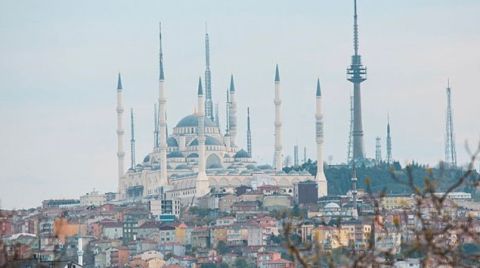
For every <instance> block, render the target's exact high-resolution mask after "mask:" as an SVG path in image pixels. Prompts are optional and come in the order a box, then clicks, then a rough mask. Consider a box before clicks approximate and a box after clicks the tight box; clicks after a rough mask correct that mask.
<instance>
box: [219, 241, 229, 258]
mask: <svg viewBox="0 0 480 268" xmlns="http://www.w3.org/2000/svg"><path fill="white" fill-rule="evenodd" d="M217 250H218V253H219V254H220V255H224V254H226V253H228V251H229V249H228V246H227V244H226V243H225V241H219V242H218V244H217Z"/></svg>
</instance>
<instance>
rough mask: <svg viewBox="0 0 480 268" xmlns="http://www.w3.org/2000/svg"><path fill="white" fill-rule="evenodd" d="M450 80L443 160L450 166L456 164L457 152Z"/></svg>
mask: <svg viewBox="0 0 480 268" xmlns="http://www.w3.org/2000/svg"><path fill="white" fill-rule="evenodd" d="M451 95H452V92H451V89H450V80H449V81H448V85H447V126H446V142H445V162H446V163H447V164H448V165H450V166H452V167H456V166H457V152H456V149H455V135H454V133H453V116H452V99H451Z"/></svg>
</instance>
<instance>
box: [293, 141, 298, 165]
mask: <svg viewBox="0 0 480 268" xmlns="http://www.w3.org/2000/svg"><path fill="white" fill-rule="evenodd" d="M293 166H295V167H298V145H297V144H295V145H294V146H293Z"/></svg>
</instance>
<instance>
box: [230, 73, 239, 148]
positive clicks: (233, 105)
mask: <svg viewBox="0 0 480 268" xmlns="http://www.w3.org/2000/svg"><path fill="white" fill-rule="evenodd" d="M229 115H230V120H229V126H230V144H231V146H232V147H234V146H236V143H235V138H236V137H237V101H236V98H235V83H234V82H233V74H232V75H231V76H230V114H229Z"/></svg>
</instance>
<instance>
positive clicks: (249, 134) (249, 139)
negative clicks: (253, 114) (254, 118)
mask: <svg viewBox="0 0 480 268" xmlns="http://www.w3.org/2000/svg"><path fill="white" fill-rule="evenodd" d="M247 151H248V155H249V156H250V157H252V131H251V129H250V107H247Z"/></svg>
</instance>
